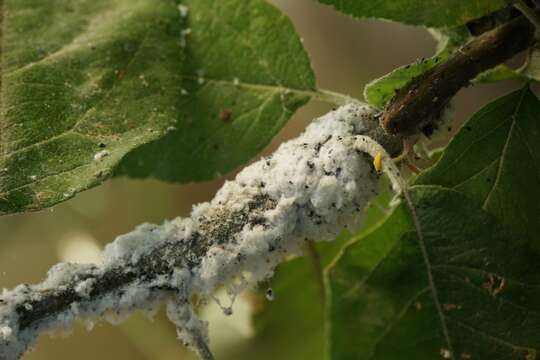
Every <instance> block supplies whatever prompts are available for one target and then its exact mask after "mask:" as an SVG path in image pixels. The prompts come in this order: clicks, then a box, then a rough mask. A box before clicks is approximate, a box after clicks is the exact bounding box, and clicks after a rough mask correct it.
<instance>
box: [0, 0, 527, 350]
mask: <svg viewBox="0 0 540 360" xmlns="http://www.w3.org/2000/svg"><path fill="white" fill-rule="evenodd" d="M271 2H272V3H274V4H275V5H276V6H278V7H279V8H280V9H282V11H284V12H285V13H286V14H287V15H288V16H290V17H291V19H292V21H293V23H294V25H295V26H296V29H297V31H298V32H299V33H300V36H302V38H303V39H304V45H305V47H306V49H307V51H308V53H309V55H310V57H311V60H312V63H313V67H314V69H315V73H316V75H317V80H318V84H319V86H320V87H321V88H325V89H329V90H333V91H337V92H342V93H346V94H350V95H352V96H354V97H358V98H361V96H362V91H363V88H364V85H365V84H366V83H367V82H369V81H370V80H372V79H374V78H376V77H379V76H382V75H384V74H386V73H388V72H390V71H391V70H393V69H394V68H396V67H397V66H400V65H403V64H407V63H411V62H413V61H414V60H416V59H417V58H422V57H428V56H430V55H432V54H433V52H434V51H435V46H436V44H435V41H434V40H433V39H432V38H431V36H430V35H429V34H428V32H427V31H426V30H425V29H422V28H415V27H410V26H404V25H399V24H395V23H390V22H383V21H374V20H363V21H356V20H353V19H352V18H349V17H347V16H345V15H342V14H338V13H337V12H335V11H334V10H332V9H331V8H329V7H325V6H322V5H320V4H318V3H317V2H315V1H312V0H294V1H290V0H272V1H271ZM515 86H516V84H514V83H512V82H505V83H498V84H497V85H489V86H486V85H479V86H475V87H474V88H469V89H465V90H463V91H462V92H461V93H460V94H459V95H458V97H457V99H456V103H455V105H456V112H455V124H456V125H457V124H459V123H461V122H462V121H463V120H465V119H466V118H467V117H468V116H470V115H471V114H472V113H473V112H474V111H476V110H477V109H479V108H481V107H482V106H483V105H484V104H486V103H487V102H488V101H490V100H492V99H494V98H496V97H498V96H499V95H501V94H504V93H506V92H508V91H509V90H511V89H513V88H515ZM328 110H330V106H329V105H327V104H321V103H317V102H312V103H310V104H308V105H307V106H305V107H304V108H302V109H301V110H300V111H298V112H297V113H296V114H295V116H294V117H293V118H292V119H291V121H290V122H289V123H288V125H287V126H286V127H285V128H284V129H283V130H282V131H281V133H280V134H279V135H278V136H277V137H276V138H275V139H274V141H273V142H272V143H271V144H270V145H269V146H268V147H267V148H266V149H265V151H264V153H263V154H268V153H271V152H272V151H273V150H274V149H275V148H276V147H277V146H278V145H279V144H280V143H281V142H283V141H284V140H287V139H289V138H292V137H294V136H296V135H297V134H298V133H299V132H301V131H302V129H304V128H305V126H306V124H308V123H309V121H310V120H311V119H313V118H314V117H317V116H319V115H321V114H323V113H325V112H327V111H328ZM458 128H459V127H458V126H454V127H453V130H451V131H449V132H448V133H446V131H445V135H446V138H448V137H449V136H450V135H452V134H453V133H454V132H455V131H456V130H457V129H458ZM444 140H445V139H444V138H442V139H440V141H442V142H444ZM179 166H180V164H179ZM234 175H235V173H234V172H232V173H230V174H227V175H225V176H223V177H220V178H218V179H216V180H214V181H210V182H204V183H198V184H187V185H177V184H167V183H164V182H159V181H154V180H128V179H124V178H120V179H115V180H112V181H108V182H107V183H105V184H104V185H102V186H100V187H97V188H94V189H92V190H89V191H86V192H83V193H81V194H79V195H77V196H76V197H75V198H74V199H72V200H70V201H68V202H65V203H62V204H61V205H58V206H56V207H54V208H51V209H47V210H43V211H41V212H36V213H29V214H20V215H14V216H4V217H1V218H0V288H4V287H5V288H11V287H13V286H16V285H17V284H20V283H32V282H37V281H40V280H41V279H42V278H43V276H44V274H45V273H46V271H47V270H48V269H49V268H50V267H51V266H52V265H54V264H55V263H57V262H59V261H79V262H94V261H99V251H100V250H101V249H102V248H103V247H104V246H105V245H106V244H107V243H108V242H109V241H111V240H112V239H114V237H115V236H117V235H119V234H122V233H125V232H128V231H130V230H131V229H133V228H134V227H135V226H136V225H138V224H140V223H142V222H154V223H160V222H162V221H163V220H164V219H168V218H173V217H176V216H187V215H188V214H189V212H190V209H191V207H192V205H193V204H196V203H198V202H202V201H207V200H209V199H211V198H212V197H213V194H214V193H215V191H216V190H217V189H218V188H219V187H220V186H221V184H222V183H223V182H224V181H225V180H226V179H230V178H233V177H234ZM341 241H342V242H343V241H346V235H344V237H343V238H342V240H341ZM337 244H339V242H338V243H337ZM323 245H324V246H322V247H321V248H319V249H318V251H319V254H320V256H321V262H322V264H325V263H327V262H329V261H330V260H331V258H332V254H335V252H336V250H337V246H336V245H331V244H323ZM319 275H320V274H318V272H317V269H316V267H315V266H313V261H312V259H311V258H310V257H305V258H299V259H295V260H293V261H290V262H288V263H285V264H283V265H282V266H281V267H280V268H279V269H278V271H277V275H276V277H275V278H274V279H273V280H272V281H271V282H270V283H269V284H263V285H262V286H261V289H260V291H259V292H257V291H253V292H251V293H246V294H244V295H243V296H242V297H241V298H239V299H237V300H236V302H235V305H234V308H233V309H234V314H233V315H232V316H229V317H226V316H225V315H223V313H222V312H221V310H220V309H219V307H218V306H217V305H216V304H214V303H209V304H207V305H206V306H202V307H201V312H202V313H203V316H204V317H205V318H206V319H207V320H211V321H210V324H211V325H210V335H211V345H212V348H213V350H214V351H215V353H216V356H217V358H218V359H276V358H277V359H299V360H301V359H322V358H323V355H324V316H323V311H322V309H323V298H322V296H321V286H320V276H319ZM267 287H272V288H273V291H274V294H275V299H274V301H272V302H270V301H269V300H268V299H266V298H265V296H264V291H265V290H266V288H267ZM223 301H224V302H225V304H227V301H228V300H227V299H224V300H223ZM92 326H93V324H90V323H86V324H79V325H77V326H76V327H75V329H74V330H73V333H72V335H71V336H69V337H64V336H62V334H56V335H55V337H54V338H51V337H49V336H43V337H42V338H41V339H40V341H39V343H38V344H37V347H36V351H34V352H31V353H29V354H28V355H27V356H26V359H28V360H52V359H78V360H87V359H88V360H89V359H96V358H103V359H134V360H137V359H158V360H169V359H193V358H194V356H193V355H192V354H190V353H189V352H188V351H186V350H185V349H184V348H183V347H182V345H181V344H180V343H179V342H178V341H177V340H176V336H175V330H174V327H173V325H172V324H171V323H169V322H168V321H167V320H166V319H165V316H164V314H163V310H161V311H159V312H158V313H157V315H156V316H155V317H154V319H153V320H152V319H149V318H148V317H147V316H146V315H144V314H136V315H135V316H133V317H131V318H129V320H127V321H126V322H124V323H123V324H122V325H120V326H112V325H110V324H107V323H98V324H95V326H93V330H92V331H91V332H88V331H87V330H86V329H85V328H88V327H92Z"/></svg>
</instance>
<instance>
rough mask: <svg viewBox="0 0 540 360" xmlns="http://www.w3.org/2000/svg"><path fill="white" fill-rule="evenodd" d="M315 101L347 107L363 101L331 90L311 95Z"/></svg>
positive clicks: (323, 90) (318, 91)
mask: <svg viewBox="0 0 540 360" xmlns="http://www.w3.org/2000/svg"><path fill="white" fill-rule="evenodd" d="M311 96H312V98H313V100H318V101H322V102H327V103H331V104H336V105H345V104H349V103H352V102H355V103H360V102H361V101H360V100H358V99H356V98H354V97H352V96H349V95H345V94H341V93H337V92H334V91H330V90H325V89H319V90H317V91H314V92H312V93H311Z"/></svg>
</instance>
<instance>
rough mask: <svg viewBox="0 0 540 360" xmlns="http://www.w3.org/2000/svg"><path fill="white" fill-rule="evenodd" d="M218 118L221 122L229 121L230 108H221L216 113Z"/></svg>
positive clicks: (230, 117) (230, 115) (230, 116)
mask: <svg viewBox="0 0 540 360" xmlns="http://www.w3.org/2000/svg"><path fill="white" fill-rule="evenodd" d="M218 117H219V120H221V121H223V122H229V121H231V119H232V110H230V109H223V110H221V111H220V112H219V114H218Z"/></svg>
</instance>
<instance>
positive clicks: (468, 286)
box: [328, 186, 540, 359]
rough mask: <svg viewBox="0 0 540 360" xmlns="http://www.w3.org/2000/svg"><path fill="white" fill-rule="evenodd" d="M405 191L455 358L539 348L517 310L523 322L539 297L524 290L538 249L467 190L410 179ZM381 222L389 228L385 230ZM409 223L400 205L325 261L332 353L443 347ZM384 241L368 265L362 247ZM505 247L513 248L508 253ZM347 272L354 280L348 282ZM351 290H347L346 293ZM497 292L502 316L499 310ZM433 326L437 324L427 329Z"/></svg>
mask: <svg viewBox="0 0 540 360" xmlns="http://www.w3.org/2000/svg"><path fill="white" fill-rule="evenodd" d="M411 196H412V199H413V203H414V205H415V208H416V209H417V212H418V217H419V221H420V223H421V224H422V229H423V232H424V235H425V238H426V244H427V248H428V254H429V256H430V260H431V263H432V264H433V266H432V271H433V277H434V281H435V284H436V286H437V288H438V298H437V301H439V302H440V304H441V305H442V308H443V310H444V314H443V315H444V317H445V319H446V321H447V323H448V328H449V336H450V338H451V341H452V345H453V348H454V358H456V359H459V358H467V357H468V356H470V357H471V358H496V359H519V358H523V356H524V354H525V352H527V353H528V354H534V353H535V352H537V351H538V348H539V347H540V343H538V331H540V329H538V327H537V326H529V327H525V328H524V327H522V325H521V324H522V323H521V321H523V319H524V317H525V318H527V324H529V325H530V324H532V323H534V322H535V321H538V316H539V314H540V313H538V306H537V305H536V304H534V302H532V301H531V300H527V299H532V298H534V297H535V296H536V295H537V294H538V291H540V287H539V283H538V281H537V279H535V278H534V275H533V273H534V271H537V269H536V267H538V253H536V252H534V251H533V252H531V251H530V249H529V248H528V247H527V246H521V247H520V246H516V242H515V238H514V237H513V236H512V235H510V233H509V232H507V231H506V230H505V229H503V228H502V227H501V226H500V225H499V224H498V223H497V221H496V220H495V219H494V218H493V217H492V216H490V215H488V214H487V213H485V212H483V211H482V210H480V209H479V208H475V207H471V205H470V201H469V200H468V198H467V197H465V196H464V195H462V194H460V193H458V192H456V191H453V190H448V189H444V188H440V187H433V186H415V187H414V188H413V189H411ZM388 231H394V232H395V233H394V234H393V235H390V236H388V234H385V233H387V232H388ZM416 233H417V232H416V230H415V229H414V226H413V224H412V221H411V220H410V213H409V212H408V210H407V209H405V208H404V206H403V205H402V206H400V208H398V209H396V211H395V212H394V214H393V215H392V217H390V218H389V219H388V220H387V223H386V225H384V226H381V227H379V228H378V229H377V230H376V231H374V232H373V233H371V234H370V235H368V236H366V237H364V238H363V239H362V241H358V242H356V243H354V244H352V245H350V246H349V248H347V250H346V251H345V252H344V255H343V256H342V258H341V259H340V260H339V262H337V263H336V265H335V266H334V267H333V268H331V269H330V271H329V278H328V282H329V284H330V288H331V290H332V293H331V299H332V307H331V308H330V309H331V313H330V314H331V315H330V318H331V319H332V320H334V323H333V325H332V327H331V334H332V335H331V336H332V337H331V339H332V340H333V341H334V342H335V341H336V339H338V340H337V341H339V339H341V341H342V342H341V343H337V344H334V345H333V346H332V354H333V358H339V359H349V358H350V359H353V358H355V359H357V358H365V359H401V358H403V357H411V358H415V359H434V358H438V357H440V356H443V358H444V356H447V355H448V354H447V353H446V351H447V350H448V347H447V344H446V343H445V341H444V337H443V332H442V331H441V330H440V329H441V328H440V321H439V320H438V316H437V311H436V309H435V307H434V306H433V304H434V303H433V297H432V296H431V294H429V292H428V289H429V281H428V277H427V275H426V268H425V267H424V264H423V260H422V252H421V251H420V249H419V247H418V239H417V238H416ZM381 242H383V243H385V244H383V245H381ZM384 245H387V248H386V251H385V252H384V253H380V254H379V257H378V258H377V259H375V261H373V263H372V264H371V265H370V266H367V265H366V263H365V261H366V254H369V253H372V254H373V251H374V250H376V249H377V248H380V247H381V246H384ZM388 245H389V246H388ZM510 249H512V250H511V251H513V252H514V253H515V254H516V255H515V256H513V257H508V256H507V254H508V251H510ZM531 271H532V272H533V273H531ZM359 275H360V276H359ZM490 279H492V280H493V283H490ZM350 281H356V282H360V285H358V286H356V287H351V286H348V285H350ZM464 284H465V285H464ZM353 290H354V291H355V293H356V295H355V296H353V295H351V294H350V293H351V291H353ZM346 292H349V295H348V296H347V293H346ZM501 302H502V303H504V308H505V311H506V312H507V314H508V315H507V316H498V314H501V312H498V311H497V308H498V307H499V306H501ZM351 319H354V321H351ZM435 326H436V327H437V328H438V329H439V330H437V331H436V332H435V334H434V333H433V329H434V327H435ZM336 329H339V331H337V330H336ZM478 333H481V334H482V337H481V338H479V335H478ZM443 354H444V355H443Z"/></svg>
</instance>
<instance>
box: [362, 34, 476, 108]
mask: <svg viewBox="0 0 540 360" xmlns="http://www.w3.org/2000/svg"><path fill="white" fill-rule="evenodd" d="M432 33H433V35H434V36H435V38H436V39H437V40H438V43H439V45H438V51H437V53H436V54H435V55H434V56H433V57H431V58H428V59H421V60H417V61H416V62H414V63H412V64H408V65H404V66H401V67H398V68H397V69H394V70H392V71H391V72H390V73H388V74H386V75H384V76H382V77H380V78H378V79H375V80H373V81H371V82H370V83H368V84H367V85H366V87H365V88H364V98H365V99H366V101H368V102H369V103H370V104H372V105H374V106H376V107H379V108H382V107H383V106H384V105H385V104H386V103H387V102H388V101H389V100H390V99H392V97H393V96H394V94H395V93H396V92H397V91H398V90H399V89H401V88H402V87H403V86H405V85H407V84H408V83H409V82H410V81H411V80H412V79H414V78H415V77H417V76H419V75H422V74H423V73H424V72H426V71H427V70H429V69H431V68H433V67H434V66H435V65H437V64H439V63H442V62H444V61H445V60H446V59H448V57H449V56H450V55H451V54H452V52H453V51H454V50H455V49H456V48H457V47H459V46H460V45H462V44H463V43H465V42H466V41H467V40H468V39H469V38H470V34H469V31H468V30H467V29H466V28H465V27H458V28H454V29H447V30H442V31H435V30H433V31H432Z"/></svg>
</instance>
